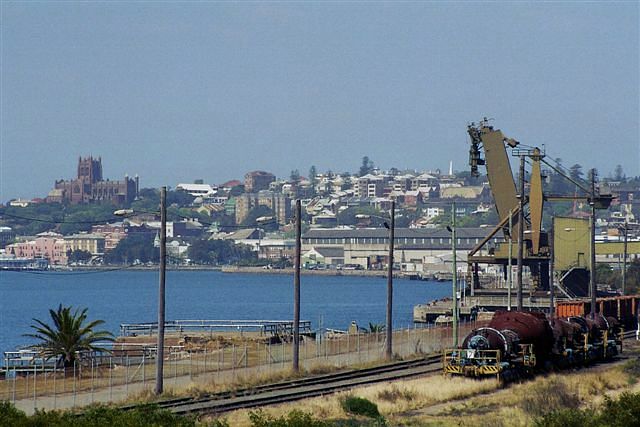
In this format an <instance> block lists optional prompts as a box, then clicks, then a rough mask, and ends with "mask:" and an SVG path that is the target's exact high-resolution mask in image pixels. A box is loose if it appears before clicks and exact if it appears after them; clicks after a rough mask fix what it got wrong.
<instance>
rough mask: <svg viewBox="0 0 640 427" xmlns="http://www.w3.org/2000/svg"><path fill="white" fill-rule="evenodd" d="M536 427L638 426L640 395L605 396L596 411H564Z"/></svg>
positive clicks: (540, 419) (541, 420)
mask: <svg viewBox="0 0 640 427" xmlns="http://www.w3.org/2000/svg"><path fill="white" fill-rule="evenodd" d="M535 426H536V427H633V426H640V393H629V392H624V393H622V394H621V395H620V397H618V398H617V399H615V400H614V399H611V398H609V397H608V396H605V402H604V405H603V406H602V407H601V408H600V409H599V410H598V411H593V410H590V409H583V410H581V409H577V408H572V409H564V410H560V411H555V412H551V413H549V414H547V415H545V416H544V417H541V418H539V419H537V420H536V421H535Z"/></svg>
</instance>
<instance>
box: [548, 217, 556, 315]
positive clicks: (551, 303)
mask: <svg viewBox="0 0 640 427" xmlns="http://www.w3.org/2000/svg"><path fill="white" fill-rule="evenodd" d="M553 233H555V230H554V228H553V225H552V226H551V232H550V233H549V248H550V253H549V315H550V316H551V317H555V311H556V308H555V303H556V302H555V289H554V286H553V268H554V264H553V257H554V256H555V249H554V247H555V244H554V242H553Z"/></svg>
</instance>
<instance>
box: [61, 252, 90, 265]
mask: <svg viewBox="0 0 640 427" xmlns="http://www.w3.org/2000/svg"><path fill="white" fill-rule="evenodd" d="M67 259H68V261H69V262H89V261H91V252H89V251H85V250H82V249H75V250H73V251H72V250H71V249H69V250H68V251H67Z"/></svg>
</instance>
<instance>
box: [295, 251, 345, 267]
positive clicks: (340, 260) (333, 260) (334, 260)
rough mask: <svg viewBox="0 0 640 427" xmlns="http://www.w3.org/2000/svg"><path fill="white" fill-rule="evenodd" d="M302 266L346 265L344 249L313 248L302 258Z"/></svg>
mask: <svg viewBox="0 0 640 427" xmlns="http://www.w3.org/2000/svg"><path fill="white" fill-rule="evenodd" d="M301 261H302V264H303V265H305V266H310V265H318V264H320V265H340V264H344V249H343V248H336V247H333V248H323V247H315V246H314V247H312V248H311V249H310V250H308V251H306V252H305V253H303V254H302V256H301Z"/></svg>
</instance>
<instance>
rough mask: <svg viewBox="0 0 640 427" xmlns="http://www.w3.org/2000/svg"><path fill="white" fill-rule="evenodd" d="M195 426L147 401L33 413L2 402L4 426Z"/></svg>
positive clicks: (0, 412) (0, 414) (0, 418)
mask: <svg viewBox="0 0 640 427" xmlns="http://www.w3.org/2000/svg"><path fill="white" fill-rule="evenodd" d="M149 425H152V426H156V427H161V426H166V427H173V426H177V427H192V426H195V420H194V419H193V418H190V417H182V416H179V415H175V414H172V413H171V412H169V411H167V410H163V409H160V408H158V407H157V406H156V405H144V406H141V407H138V408H136V409H133V410H131V411H123V410H121V409H118V408H110V407H107V406H104V405H95V406H91V407H89V408H87V409H86V410H85V411H84V412H83V413H81V414H74V413H72V412H58V411H36V412H35V414H33V415H31V416H29V417H28V416H26V415H25V414H24V412H22V411H19V410H17V409H16V408H15V407H14V406H13V405H12V404H10V403H7V402H4V403H0V426H12V427H14V426H15V427H31V426H34V427H36V426H37V427H40V426H47V427H68V426H73V427H111V426H119V427H143V426H149Z"/></svg>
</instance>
